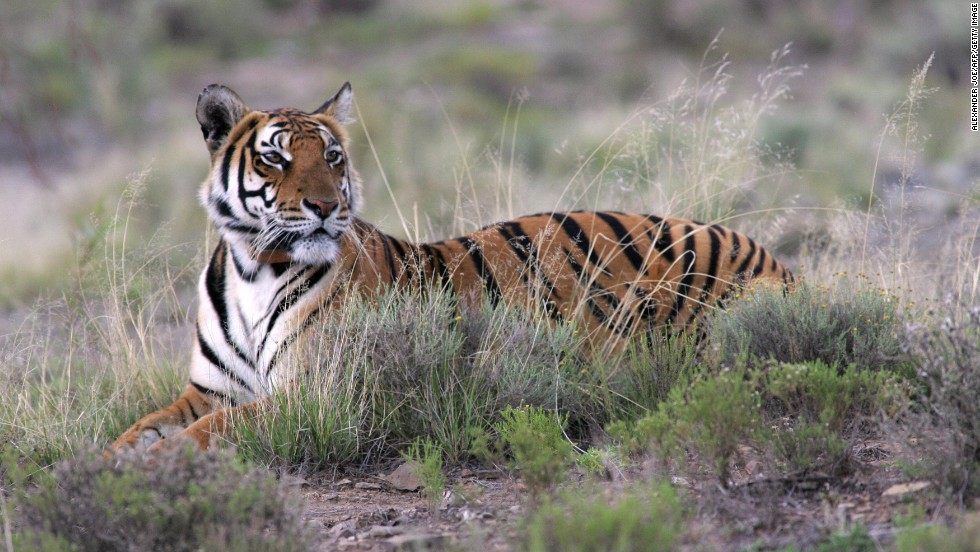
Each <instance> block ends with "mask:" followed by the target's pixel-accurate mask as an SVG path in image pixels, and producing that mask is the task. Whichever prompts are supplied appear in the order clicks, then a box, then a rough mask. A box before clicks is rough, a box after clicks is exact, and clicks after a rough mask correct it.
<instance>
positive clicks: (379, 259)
mask: <svg viewBox="0 0 980 552" xmlns="http://www.w3.org/2000/svg"><path fill="white" fill-rule="evenodd" d="M352 105H353V93H352V89H351V86H350V83H345V84H344V85H343V86H342V87H341V88H340V90H339V91H338V92H337V93H336V94H335V95H334V96H333V97H331V98H330V99H328V100H327V101H326V102H324V103H323V105H321V106H320V107H319V108H318V109H316V110H314V111H313V112H312V113H306V112H302V111H300V110H297V109H292V108H283V109H275V110H271V111H261V110H252V109H250V108H249V107H247V106H246V104H245V102H244V101H243V100H242V99H241V97H240V96H239V95H238V94H237V93H235V92H234V91H233V90H231V89H230V88H227V87H225V86H222V85H218V84H213V85H210V86H208V87H206V88H205V89H204V91H203V92H201V94H200V96H199V97H198V101H197V107H196V117H197V120H198V122H199V123H200V126H201V131H202V132H203V134H204V141H205V144H206V146H207V149H208V152H209V153H210V156H211V163H210V170H209V172H208V176H207V178H206V179H205V180H204V182H203V184H202V186H201V189H200V201H201V203H202V204H203V206H204V208H205V210H206V211H207V215H208V218H209V219H210V222H211V223H213V225H214V226H215V227H216V228H217V231H218V235H219V239H218V243H217V245H216V246H215V247H214V250H213V253H212V254H211V256H210V260H209V261H208V263H207V266H206V267H205V268H204V269H203V271H202V273H201V276H200V280H199V284H198V295H199V307H198V313H197V324H196V339H195V341H194V348H193V352H192V357H191V361H190V369H189V379H188V383H187V385H186V387H185V389H184V391H183V393H182V394H181V395H180V396H179V397H178V398H177V399H176V400H175V401H174V402H173V404H171V405H169V406H167V407H165V408H163V409H160V410H158V411H156V412H152V413H150V414H148V415H146V416H143V417H142V418H140V419H139V420H137V421H136V422H135V424H133V425H132V427H130V428H129V429H128V430H127V431H125V432H124V433H123V434H122V435H121V436H120V437H119V438H118V439H116V440H115V441H114V442H113V443H112V444H111V445H110V447H109V450H110V451H116V450H120V449H123V448H129V447H136V446H149V447H150V448H151V449H153V448H154V447H156V448H160V447H163V446H164V445H165V443H170V444H171V445H172V444H174V443H181V442H189V443H192V444H193V445H194V446H197V447H198V448H201V449H206V448H208V447H211V446H214V445H215V444H216V443H217V442H219V441H220V440H221V439H223V438H226V436H227V435H228V433H229V430H230V427H231V424H232V420H233V419H234V418H235V416H237V415H242V416H257V415H259V412H260V410H259V409H260V405H261V403H262V402H263V400H268V398H269V397H270V396H271V393H272V392H273V391H274V390H275V389H277V388H278V387H279V386H281V385H282V384H283V382H284V381H288V379H289V377H288V376H289V375H290V374H289V371H290V370H293V371H295V370H296V368H295V364H292V365H290V366H293V367H292V368H290V367H288V366H287V364H289V363H286V362H281V360H282V359H283V357H284V356H286V355H287V353H288V351H289V350H290V348H291V347H292V346H293V345H294V344H296V343H297V342H299V340H302V339H303V338H304V337H307V338H308V337H309V334H310V332H313V331H315V330H316V328H317V327H318V324H320V323H322V322H319V321H322V320H323V317H324V316H325V315H326V314H327V313H329V312H330V311H331V309H334V308H335V307H336V306H338V305H341V304H342V303H343V301H344V299H345V298H346V297H350V296H352V294H355V295H358V296H365V297H370V296H371V295H372V294H377V293H379V290H384V289H390V288H396V289H399V290H406V291H411V290H416V291H419V290H425V289H432V288H436V287H442V288H443V289H445V290H447V292H448V293H451V294H453V296H454V297H458V298H459V300H460V301H462V302H475V303H480V302H482V301H489V302H491V303H493V304H498V303H504V302H513V303H514V304H518V305H520V304H521V301H523V302H524V304H533V305H537V306H538V307H540V308H541V312H542V313H543V314H544V315H546V316H547V317H549V318H550V319H552V320H554V321H555V322H556V323H562V322H566V321H574V322H575V323H577V324H580V327H582V328H585V329H587V331H589V332H590V335H593V336H600V337H601V336H611V337H613V338H622V339H626V338H629V337H630V336H631V335H633V334H635V333H636V332H638V331H640V330H642V331H646V332H680V331H686V329H687V328H691V327H693V326H694V325H695V324H696V323H697V322H698V320H699V319H700V318H701V317H702V316H703V315H704V313H705V312H706V311H708V310H709V307H712V306H714V305H717V304H721V303H722V302H724V301H726V300H728V299H729V298H731V297H732V296H733V295H734V294H735V293H737V291H738V290H739V289H741V288H742V287H743V286H744V285H746V283H747V282H748V281H750V280H753V279H764V280H768V281H772V282H774V283H776V284H777V285H784V286H788V285H790V284H791V283H792V282H793V274H792V273H791V272H790V271H789V270H787V269H786V268H785V267H784V266H783V265H782V264H781V263H780V262H779V261H777V260H776V258H775V257H774V256H773V255H772V254H770V253H769V252H768V251H767V250H766V249H765V248H764V247H762V246H761V245H759V244H758V243H756V242H755V241H754V240H752V239H751V238H749V237H747V236H745V235H743V234H741V233H739V232H736V231H734V230H731V229H729V228H726V227H724V226H721V225H718V224H705V223H701V222H696V221H693V220H687V219H681V218H672V217H660V216H656V215H648V214H630V213H623V212H615V211H594V212H593V211H571V212H543V213H538V214H534V215H529V216H523V217H519V218H516V219H513V220H509V221H504V222H498V223H496V224H492V225H489V226H486V227H484V228H481V229H479V230H476V231H474V232H472V233H470V234H467V235H464V236H461V237H457V238H452V239H447V240H443V241H436V242H431V243H415V242H411V241H408V240H404V239H400V238H397V237H394V236H391V235H388V234H386V233H384V232H382V231H381V230H379V229H378V228H377V227H376V226H374V225H372V224H370V223H369V222H367V221H365V220H363V219H361V218H359V217H358V213H359V212H360V211H361V208H362V206H363V198H362V182H361V178H360V176H359V175H358V173H357V171H356V170H355V168H354V166H353V165H352V163H351V159H350V156H349V152H348V146H349V142H350V139H349V137H348V134H347V131H346V128H347V126H349V125H350V124H351V122H352V116H351V111H352ZM167 446H170V445H167Z"/></svg>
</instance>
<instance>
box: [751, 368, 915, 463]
mask: <svg viewBox="0 0 980 552" xmlns="http://www.w3.org/2000/svg"><path fill="white" fill-rule="evenodd" d="M762 391H763V393H764V396H765V402H766V403H767V408H766V410H767V415H768V418H769V419H770V422H771V423H770V425H776V422H777V420H778V418H779V417H780V416H787V417H788V418H789V419H791V420H792V424H791V427H789V428H785V429H783V430H778V429H777V430H776V431H773V432H772V433H771V434H770V435H769V437H768V442H769V445H770V446H771V447H772V450H773V452H774V453H775V456H776V459H777V460H778V461H780V462H783V463H784V465H785V467H786V468H788V469H789V471H791V472H806V471H810V470H814V469H818V468H828V467H829V468H830V471H832V472H833V471H837V470H839V469H846V468H847V464H846V460H847V453H848V451H849V448H850V447H849V440H850V439H851V438H853V437H855V436H861V435H862V432H866V431H867V430H868V429H870V427H871V426H873V425H875V424H874V418H875V416H876V415H878V414H879V413H881V412H884V411H888V412H895V411H896V410H897V409H899V408H900V407H901V405H902V404H903V401H902V399H904V398H906V396H905V395H904V394H903V393H902V392H901V388H900V386H899V385H898V384H897V383H895V382H894V380H893V376H891V375H890V374H887V373H884V372H870V371H866V370H858V369H857V368H856V367H855V366H854V365H851V366H848V367H847V368H846V369H844V370H843V371H842V370H840V369H838V368H835V367H832V366H828V365H827V364H824V363H823V362H819V361H817V362H810V363H805V364H782V365H774V366H772V367H770V368H769V369H768V370H767V371H766V373H765V376H764V378H763V380H762Z"/></svg>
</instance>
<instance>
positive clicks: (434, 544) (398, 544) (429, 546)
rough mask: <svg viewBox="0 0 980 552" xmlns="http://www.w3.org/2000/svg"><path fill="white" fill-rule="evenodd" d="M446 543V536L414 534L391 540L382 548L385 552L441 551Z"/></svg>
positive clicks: (385, 542) (383, 544) (384, 543)
mask: <svg viewBox="0 0 980 552" xmlns="http://www.w3.org/2000/svg"><path fill="white" fill-rule="evenodd" d="M446 541H447V539H446V535H426V534H412V535H400V536H397V537H393V538H390V539H388V540H386V541H384V542H382V543H381V546H382V549H383V550H441V549H442V548H443V547H444V546H445V544H446Z"/></svg>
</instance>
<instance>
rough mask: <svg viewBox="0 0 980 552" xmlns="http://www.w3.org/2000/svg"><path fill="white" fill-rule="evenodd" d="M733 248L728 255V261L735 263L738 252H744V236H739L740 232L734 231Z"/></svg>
mask: <svg viewBox="0 0 980 552" xmlns="http://www.w3.org/2000/svg"><path fill="white" fill-rule="evenodd" d="M732 242H734V243H732V250H731V252H730V253H729V255H728V262H729V263H734V262H735V259H737V258H738V254H739V253H741V252H742V237H741V236H739V233H738V232H732Z"/></svg>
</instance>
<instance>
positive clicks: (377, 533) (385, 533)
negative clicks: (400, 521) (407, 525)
mask: <svg viewBox="0 0 980 552" xmlns="http://www.w3.org/2000/svg"><path fill="white" fill-rule="evenodd" d="M404 532H405V529H404V528H403V527H392V526H390V525H375V526H374V527H372V528H370V529H368V530H367V532H366V535H367V537H368V538H371V539H380V538H385V537H393V536H395V535H401V534H402V533H404Z"/></svg>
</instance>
